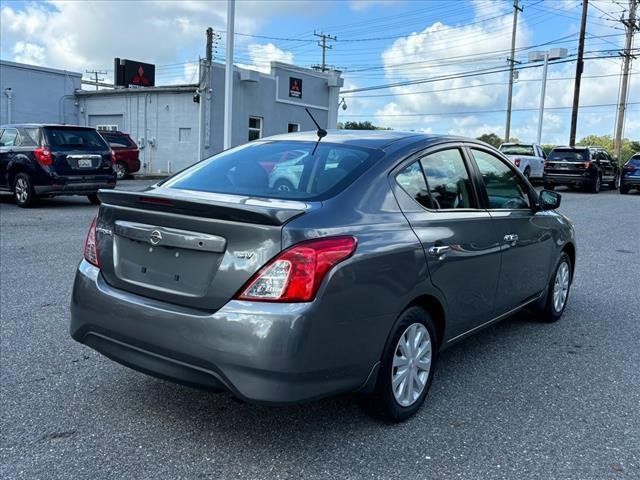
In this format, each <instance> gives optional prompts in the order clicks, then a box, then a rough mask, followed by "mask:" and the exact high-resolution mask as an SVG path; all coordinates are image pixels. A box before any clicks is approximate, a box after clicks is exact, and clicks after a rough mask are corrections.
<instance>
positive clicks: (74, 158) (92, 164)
mask: <svg viewBox="0 0 640 480" xmlns="http://www.w3.org/2000/svg"><path fill="white" fill-rule="evenodd" d="M67 163H68V164H69V165H70V166H71V167H72V168H75V169H77V170H90V169H95V168H99V167H100V165H101V164H102V157H101V156H100V155H67Z"/></svg>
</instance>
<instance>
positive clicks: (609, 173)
mask: <svg viewBox="0 0 640 480" xmlns="http://www.w3.org/2000/svg"><path fill="white" fill-rule="evenodd" d="M543 180H544V188H546V189H548V190H553V188H554V187H555V186H557V185H567V186H569V187H580V188H584V189H587V190H588V191H590V192H593V193H598V192H599V191H600V187H602V184H603V183H606V184H607V185H608V186H609V188H610V189H615V190H617V189H618V187H619V186H620V168H619V167H618V164H617V163H616V162H614V161H613V160H612V159H611V157H610V156H609V154H608V153H607V151H606V150H605V149H604V148H600V147H581V146H576V147H556V148H554V149H553V150H551V153H549V156H548V157H547V161H546V162H545V164H544V174H543Z"/></svg>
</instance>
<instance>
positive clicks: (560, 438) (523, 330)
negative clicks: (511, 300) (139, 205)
mask: <svg viewBox="0 0 640 480" xmlns="http://www.w3.org/2000/svg"><path fill="white" fill-rule="evenodd" d="M141 185H143V183H142V182H139V181H125V182H122V186H123V188H137V187H139V186H141ZM558 191H560V192H561V193H562V194H563V199H562V206H561V209H560V210H561V211H562V212H563V213H565V214H566V215H568V216H569V217H570V218H571V219H572V220H573V221H574V223H575V225H576V230H577V236H578V262H577V269H576V276H575V281H574V284H573V287H572V290H571V295H570V298H569V303H568V306H567V309H566V311H565V314H564V317H563V318H562V319H561V320H560V321H559V322H558V323H556V324H549V325H547V324H542V323H539V322H537V321H536V319H535V317H534V316H533V315H532V314H529V313H521V314H518V315H517V316H516V317H513V318H511V319H508V320H506V321H504V322H502V323H500V324H497V325H495V326H492V327H490V328H489V329H487V330H484V331H483V332H481V333H480V334H478V335H476V336H475V337H473V338H470V339H468V340H466V341H464V342H462V343H460V344H458V345H456V346H454V347H453V348H451V349H449V350H448V351H446V352H444V353H443V354H442V356H441V357H440V360H439V364H438V367H437V371H436V374H435V378H434V382H433V386H432V388H431V392H430V394H429V396H428V397H427V402H426V403H425V405H424V408H423V409H422V410H421V411H420V412H419V413H418V414H417V415H416V416H415V417H414V418H412V419H410V420H409V421H407V422H405V423H403V424H400V425H394V426H388V425H384V424H381V423H380V422H378V421H375V420H372V419H371V418H369V417H368V416H367V415H366V414H365V413H364V412H363V411H362V410H360V408H359V407H358V405H357V402H356V401H355V400H356V397H355V396H354V395H344V396H341V397H338V398H333V399H327V400H323V401H319V402H315V403H310V404H306V405H299V406H295V407H286V408H269V407H260V406H254V405H249V404H244V403H240V402H238V401H235V400H233V399H232V398H231V397H230V396H229V395H227V394H211V393H208V392H203V391H199V390H193V389H189V388H186V387H181V386H178V385H173V384H171V383H167V382H164V381H161V380H156V379H153V378H150V377H147V376H145V375H143V374H140V373H137V372H135V371H133V370H129V369H127V368H125V367H122V366H120V365H118V364H116V363H114V362H111V361H110V360H108V359H106V358H104V357H102V356H101V355H99V354H97V353H95V352H94V351H92V350H90V349H89V348H87V347H84V346H82V345H80V344H78V343H76V342H74V341H73V340H72V339H71V338H70V337H69V333H68V322H69V301H70V292H71V285H72V281H73V276H74V271H75V268H76V266H77V263H78V262H79V260H80V258H81V256H82V249H83V242H84V238H85V235H86V231H87V229H88V226H89V223H90V221H91V219H92V217H93V215H95V213H96V211H97V207H93V206H91V205H90V204H89V202H88V201H87V200H86V199H85V198H81V197H70V198H64V197H61V198H56V199H52V200H47V201H45V202H43V204H42V206H41V207H40V208H36V209H31V210H24V209H20V208H18V207H16V206H15V205H14V204H13V203H12V201H11V199H10V198H6V197H0V232H1V233H0V235H1V237H0V238H1V248H0V281H1V284H0V295H1V297H0V301H1V321H0V327H1V339H0V342H1V343H0V347H1V351H0V361H1V369H0V370H1V397H0V401H1V413H0V414H1V428H0V432H1V433H0V435H1V446H0V448H1V451H0V453H1V470H0V478H5V479H19V478H38V479H44V478H46V479H63V478H64V479H68V478H87V479H94V478H95V479H103V478H114V479H123V478H154V479H156V478H167V479H182V478H185V479H204V478H212V479H214V478H215V479H218V478H243V479H245V478H265V479H267V478H268V479H273V478H292V479H297V478H322V479H324V478H340V479H344V478H353V479H356V478H358V479H359V478H376V479H377V478H438V479H440V478H441V479H449V478H464V479H491V478H517V479H522V478H536V479H545V480H546V479H551V478H554V479H568V478H575V479H583V480H585V479H608V478H612V479H616V478H640V341H639V339H640V294H639V293H638V292H639V291H640V286H639V285H640V195H638V194H635V195H620V194H618V193H617V192H609V191H603V192H601V193H600V194H599V195H592V194H586V193H576V192H570V191H567V190H564V189H558ZM463 283H464V279H461V288H463Z"/></svg>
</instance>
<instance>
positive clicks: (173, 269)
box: [113, 235, 223, 297]
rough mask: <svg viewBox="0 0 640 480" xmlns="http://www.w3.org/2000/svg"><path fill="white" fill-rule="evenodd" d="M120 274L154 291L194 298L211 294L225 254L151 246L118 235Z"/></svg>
mask: <svg viewBox="0 0 640 480" xmlns="http://www.w3.org/2000/svg"><path fill="white" fill-rule="evenodd" d="M113 253H114V255H113V261H114V267H115V273H116V275H117V276H118V277H119V278H120V279H122V280H124V281H126V282H129V283H133V284H135V285H138V286H141V287H144V288H148V289H151V290H156V291H161V292H168V293H172V294H178V295H185V296H190V297H202V296H204V295H205V294H206V293H207V290H208V289H209V287H210V285H211V282H212V280H213V277H214V274H215V272H216V270H217V267H218V265H219V264H220V261H221V259H222V255H223V254H222V253H214V252H207V251H197V250H192V249H186V248H179V247H171V246H161V245H156V246H154V245H150V244H149V243H148V242H143V241H139V240H133V239H130V238H127V237H123V236H120V235H114V252H113Z"/></svg>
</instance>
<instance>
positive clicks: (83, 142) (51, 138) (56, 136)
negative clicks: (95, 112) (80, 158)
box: [44, 127, 109, 149]
mask: <svg viewBox="0 0 640 480" xmlns="http://www.w3.org/2000/svg"><path fill="white" fill-rule="evenodd" d="M44 130H45V132H46V136H47V140H48V143H49V146H51V147H73V148H76V147H78V148H105V149H106V148H109V147H108V146H107V144H106V143H105V141H104V140H103V139H102V137H101V136H100V135H99V134H98V132H96V131H95V130H91V129H83V128H57V127H56V128H46V129H44Z"/></svg>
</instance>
